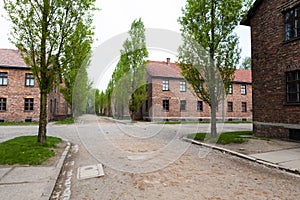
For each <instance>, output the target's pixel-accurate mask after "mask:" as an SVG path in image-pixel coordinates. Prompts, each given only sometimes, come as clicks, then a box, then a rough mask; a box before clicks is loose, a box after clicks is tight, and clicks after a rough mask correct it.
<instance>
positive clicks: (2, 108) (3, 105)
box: [0, 98, 6, 112]
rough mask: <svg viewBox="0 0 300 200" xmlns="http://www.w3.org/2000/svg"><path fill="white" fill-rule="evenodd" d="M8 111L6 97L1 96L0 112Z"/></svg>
mask: <svg viewBox="0 0 300 200" xmlns="http://www.w3.org/2000/svg"><path fill="white" fill-rule="evenodd" d="M3 111H6V98H0V112H3Z"/></svg>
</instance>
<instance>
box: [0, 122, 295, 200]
mask: <svg viewBox="0 0 300 200" xmlns="http://www.w3.org/2000/svg"><path fill="white" fill-rule="evenodd" d="M126 122H127V121H126ZM123 123H124V122H123ZM66 127H67V128H68V129H70V131H69V132H70V134H66V132H68V131H65V132H64V128H66ZM171 127H172V126H171ZM83 128H86V127H85V126H83ZM13 129H16V130H17V129H18V128H17V127H16V128H12V129H9V130H11V131H10V132H12V133H13ZM29 129H30V127H28V131H29V132H30V133H32V131H30V130H29ZM34 129H35V128H34ZM56 129H57V132H58V133H56ZM73 129H74V127H73V128H72V127H71V126H57V127H56V126H55V127H52V129H50V130H51V131H50V132H51V133H52V134H53V135H57V136H59V137H63V138H67V139H69V140H70V141H71V142H75V143H77V144H79V143H80V140H78V138H77V139H75V137H77V136H76V135H74V130H73ZM233 129H234V127H233ZM16 130H15V131H16ZM24 130H26V129H23V130H22V134H26V133H24ZM58 130H59V131H58ZM188 131H189V130H187V132H188ZM4 133H5V131H3V132H2V131H1V130H0V138H2V137H3V138H2V141H3V140H7V139H8V138H7V137H5V134H4ZM61 133H63V135H60V134H61ZM11 136H12V135H9V137H11ZM15 136H16V135H15ZM187 140H188V139H187ZM189 141H191V140H189ZM192 142H193V143H197V144H201V145H203V146H208V145H207V144H203V143H200V142H197V141H192ZM210 148H213V149H217V150H220V151H225V152H228V153H230V154H233V155H236V156H239V157H242V158H245V159H248V160H251V161H254V162H258V163H261V164H264V165H268V166H271V167H276V168H279V169H282V170H287V171H290V172H294V173H295V174H300V144H299V147H297V146H294V147H293V148H291V149H285V150H276V151H271V152H265V153H256V154H250V155H246V154H242V153H239V152H236V151H233V150H229V149H226V148H223V147H216V146H210ZM69 149H70V145H68V147H67V148H66V150H65V152H64V153H63V156H62V157H61V159H60V160H59V162H58V164H57V165H56V166H53V167H32V166H30V167H26V166H20V167H9V166H7V167H6V166H4V167H0V197H1V199H3V200H5V199H9V200H14V199H18V200H19V199H24V200H25V199H26V200H28V199H49V198H50V195H51V194H52V191H53V189H54V186H55V183H56V181H57V178H58V176H59V173H60V171H61V168H62V165H63V161H64V160H65V157H66V155H67V152H68V151H69Z"/></svg>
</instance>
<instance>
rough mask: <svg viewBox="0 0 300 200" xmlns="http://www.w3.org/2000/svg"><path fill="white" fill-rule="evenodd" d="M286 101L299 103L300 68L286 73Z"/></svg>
mask: <svg viewBox="0 0 300 200" xmlns="http://www.w3.org/2000/svg"><path fill="white" fill-rule="evenodd" d="M286 91H287V95H286V96H287V102H288V103H300V70H297V71H292V72H288V73H286Z"/></svg>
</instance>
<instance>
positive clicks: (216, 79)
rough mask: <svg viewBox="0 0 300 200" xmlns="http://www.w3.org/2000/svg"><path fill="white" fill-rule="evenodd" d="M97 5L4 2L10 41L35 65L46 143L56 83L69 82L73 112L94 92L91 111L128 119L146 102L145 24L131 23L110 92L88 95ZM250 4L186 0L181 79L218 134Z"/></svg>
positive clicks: (85, 0) (89, 1) (88, 1)
mask: <svg viewBox="0 0 300 200" xmlns="http://www.w3.org/2000/svg"><path fill="white" fill-rule="evenodd" d="M95 1H96V0H74V1H65V0H4V5H5V9H6V11H7V12H8V15H9V17H10V20H11V22H12V24H13V31H12V34H11V36H12V37H11V41H12V42H13V43H14V44H15V45H16V46H17V47H18V48H19V49H20V51H21V52H22V55H23V57H24V59H25V61H26V63H27V64H28V65H30V66H31V67H32V71H33V74H34V75H35V77H36V79H37V82H38V85H39V89H40V120H39V130H38V141H39V142H41V143H43V142H45V141H46V131H47V130H46V126H47V96H48V94H49V92H50V91H51V90H52V89H53V87H54V86H55V84H57V83H60V82H62V81H63V82H64V83H65V86H66V87H64V88H62V89H61V92H62V93H63V94H64V97H65V99H66V100H67V102H68V104H69V106H70V107H71V108H72V110H73V111H74V112H75V113H77V112H80V111H82V110H83V109H85V107H86V104H88V103H89V104H91V102H88V100H87V99H86V98H85V97H86V96H88V93H89V92H91V91H92V92H95V93H96V96H95V98H94V99H93V100H92V101H95V103H96V104H95V105H96V106H95V107H93V106H92V107H93V109H96V110H98V111H100V112H104V111H105V112H106V113H108V114H111V113H112V112H113V113H114V114H115V115H117V116H123V115H124V113H123V111H124V109H125V110H126V108H127V107H128V110H129V112H130V115H131V117H132V118H134V117H136V115H137V114H138V111H139V109H140V107H141V105H142V104H143V102H144V101H145V99H146V98H147V86H146V80H145V73H146V69H145V65H146V58H147V57H148V52H147V49H146V39H145V28H144V24H143V22H142V21H141V19H138V20H135V21H134V22H133V23H132V25H131V29H130V31H129V38H128V39H127V40H126V41H125V42H124V44H123V49H122V50H121V52H120V54H121V55H120V59H119V62H118V64H117V67H116V69H115V71H114V73H113V76H112V79H111V80H110V82H109V84H108V87H107V89H106V91H105V92H101V93H100V91H99V90H89V89H90V86H89V82H88V75H87V66H88V64H89V58H90V56H91V55H90V51H91V44H92V42H93V34H94V33H93V27H92V16H93V15H92V12H93V11H94V10H95V6H94V5H95ZM250 3H251V0H223V1H219V0H187V3H186V6H185V7H184V8H183V10H182V14H183V16H182V17H180V18H179V20H178V21H179V23H180V25H181V32H182V37H183V41H184V43H183V45H182V46H181V47H180V48H179V55H178V61H179V65H180V67H181V69H182V75H183V76H184V77H185V79H186V80H187V81H188V82H189V84H190V85H191V86H192V88H193V90H194V93H195V95H196V96H198V97H199V98H200V99H202V100H203V101H204V102H206V103H207V104H208V105H210V106H211V111H212V112H211V116H212V126H211V127H212V128H211V133H212V135H213V136H216V133H217V130H216V108H217V105H218V104H219V102H220V101H221V100H222V99H224V97H225V95H226V94H225V93H224V92H223V91H227V87H228V85H229V83H230V82H231V80H232V79H233V74H234V69H235V67H236V65H237V63H238V61H239V59H240V49H239V48H238V37H237V36H236V35H234V34H233V30H234V28H235V27H236V26H237V24H238V23H239V21H240V20H241V17H242V16H243V14H244V13H245V11H246V10H248V8H249V5H250ZM247 66H249V65H247ZM77 74H80V76H79V77H77ZM204 82H205V84H203V83H204ZM74 87H76V88H80V89H79V90H77V91H79V92H78V94H73V89H74ZM89 96H90V95H89ZM92 104H94V102H92ZM112 105H113V106H112ZM74 106H75V107H74Z"/></svg>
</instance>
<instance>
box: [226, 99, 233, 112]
mask: <svg viewBox="0 0 300 200" xmlns="http://www.w3.org/2000/svg"><path fill="white" fill-rule="evenodd" d="M227 111H228V112H233V103H232V102H231V101H229V102H227Z"/></svg>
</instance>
